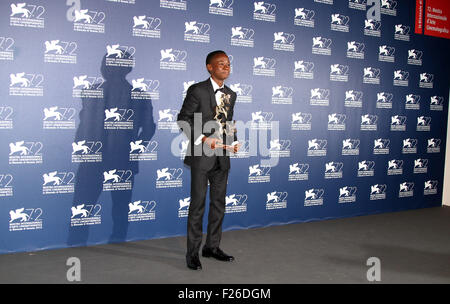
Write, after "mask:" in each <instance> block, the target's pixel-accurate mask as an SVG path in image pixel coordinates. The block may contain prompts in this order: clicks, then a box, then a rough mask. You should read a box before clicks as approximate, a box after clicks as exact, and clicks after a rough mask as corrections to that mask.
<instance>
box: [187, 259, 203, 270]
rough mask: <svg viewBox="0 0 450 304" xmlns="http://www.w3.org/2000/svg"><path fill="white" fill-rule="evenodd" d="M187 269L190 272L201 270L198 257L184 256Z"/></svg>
mask: <svg viewBox="0 0 450 304" xmlns="http://www.w3.org/2000/svg"><path fill="white" fill-rule="evenodd" d="M186 263H187V267H188V268H189V269H192V270H201V269H202V264H201V263H200V259H199V258H198V255H192V256H186Z"/></svg>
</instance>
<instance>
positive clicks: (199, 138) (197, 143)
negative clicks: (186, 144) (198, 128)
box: [194, 134, 205, 146]
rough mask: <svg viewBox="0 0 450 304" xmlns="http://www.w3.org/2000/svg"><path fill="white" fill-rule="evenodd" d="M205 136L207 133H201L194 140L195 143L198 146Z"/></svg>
mask: <svg viewBox="0 0 450 304" xmlns="http://www.w3.org/2000/svg"><path fill="white" fill-rule="evenodd" d="M203 137H205V135H203V134H202V135H200V136H199V137H198V138H197V140H196V141H195V142H194V145H196V146H198V145H199V144H201V143H202V138H203Z"/></svg>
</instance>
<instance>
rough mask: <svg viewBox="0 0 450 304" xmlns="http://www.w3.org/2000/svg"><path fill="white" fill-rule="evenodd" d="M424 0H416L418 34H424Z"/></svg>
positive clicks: (416, 30)
mask: <svg viewBox="0 0 450 304" xmlns="http://www.w3.org/2000/svg"><path fill="white" fill-rule="evenodd" d="M423 1H424V0H416V27H415V33H416V34H423Z"/></svg>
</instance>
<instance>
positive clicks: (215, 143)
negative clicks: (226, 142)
mask: <svg viewBox="0 0 450 304" xmlns="http://www.w3.org/2000/svg"><path fill="white" fill-rule="evenodd" d="M202 142H204V143H206V144H207V145H208V147H210V148H211V149H212V150H214V149H217V148H222V147H223V141H222V140H221V139H220V138H211V137H206V136H205V137H203V138H202Z"/></svg>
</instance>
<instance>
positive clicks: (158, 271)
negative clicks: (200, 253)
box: [0, 207, 450, 284]
mask: <svg viewBox="0 0 450 304" xmlns="http://www.w3.org/2000/svg"><path fill="white" fill-rule="evenodd" d="M185 242H186V238H185V237H176V238H166V239H157V240H147V241H139V242H130V243H121V244H110V245H101V246H93V247H83V248H70V249H60V250H48V251H41V252H34V253H18V254H8V255H0V269H1V272H0V283H67V282H68V281H67V279H66V272H67V270H68V269H69V267H68V266H66V261H67V259H68V258H69V257H77V258H79V259H80V261H81V282H82V283H181V284H183V283H276V284H277V283H368V281H367V271H368V269H369V266H367V265H366V262H367V259H368V258H369V257H377V258H379V259H380V261H381V283H450V207H442V208H430V209H420V210H412V211H404V212H396V213H387V214H378V215H371V216H362V217H354V218H346V219H338V220H328V221H320V222H310V223H301V224H293V225H285V226H275V227H268V228H261V229H250V230H239V231H230V232H225V233H224V235H223V241H222V246H221V247H222V248H223V249H224V251H226V252H227V253H230V254H233V255H234V256H235V257H236V261H235V262H232V263H225V262H219V261H215V260H211V259H205V258H201V262H202V264H203V270H202V271H191V270H189V269H187V268H186V265H185V258H184V255H185Z"/></svg>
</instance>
